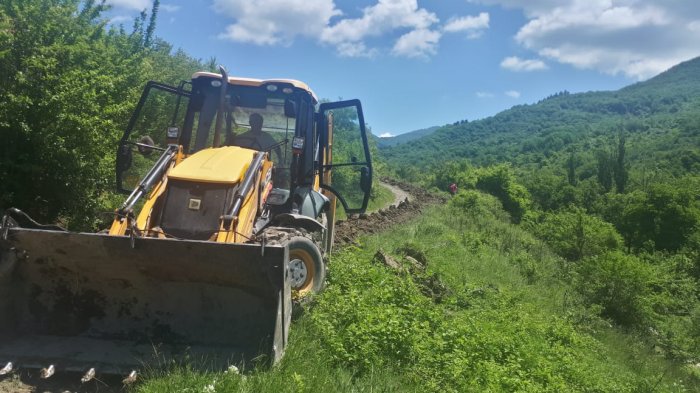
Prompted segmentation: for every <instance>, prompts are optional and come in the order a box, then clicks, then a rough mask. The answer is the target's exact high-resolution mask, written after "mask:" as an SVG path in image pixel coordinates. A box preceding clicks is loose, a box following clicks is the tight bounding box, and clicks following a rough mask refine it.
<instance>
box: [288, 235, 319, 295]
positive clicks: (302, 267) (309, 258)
mask: <svg viewBox="0 0 700 393" xmlns="http://www.w3.org/2000/svg"><path fill="white" fill-rule="evenodd" d="M287 244H288V246H289V274H290V276H291V277H290V279H291V285H292V290H293V291H296V292H297V293H298V294H300V295H306V294H309V293H317V292H320V291H321V289H323V284H324V282H325V280H326V265H325V264H324V263H323V257H322V256H321V251H320V250H319V249H318V247H317V246H316V244H314V242H312V241H311V240H309V239H307V238H305V237H302V236H295V237H292V238H291V239H290V240H289V242H288V243H287Z"/></svg>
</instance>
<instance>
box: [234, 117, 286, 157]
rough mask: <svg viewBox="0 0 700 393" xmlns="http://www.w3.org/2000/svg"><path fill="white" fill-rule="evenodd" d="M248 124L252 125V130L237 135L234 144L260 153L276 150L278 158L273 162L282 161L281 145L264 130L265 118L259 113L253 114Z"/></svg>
mask: <svg viewBox="0 0 700 393" xmlns="http://www.w3.org/2000/svg"><path fill="white" fill-rule="evenodd" d="M248 124H250V130H249V131H246V132H244V133H243V134H241V135H236V136H235V137H234V138H233V143H232V144H233V145H235V146H240V147H245V148H247V149H253V150H258V151H269V150H274V152H275V154H276V156H275V157H274V158H273V161H274V160H279V159H281V157H282V151H281V150H280V146H279V144H278V143H277V141H276V140H275V138H273V137H272V136H271V135H270V134H268V133H267V132H264V131H263V130H262V126H263V117H262V116H261V115H260V114H259V113H251V114H250V117H249V118H248ZM273 147H274V148H273ZM271 153H272V152H271Z"/></svg>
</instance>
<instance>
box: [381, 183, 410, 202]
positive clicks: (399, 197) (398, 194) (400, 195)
mask: <svg viewBox="0 0 700 393" xmlns="http://www.w3.org/2000/svg"><path fill="white" fill-rule="evenodd" d="M379 184H380V185H382V186H384V187H386V188H388V189H389V191H391V192H392V193H393V194H394V202H392V203H391V205H392V206H396V207H398V206H399V203H401V202H403V201H405V200H409V201H410V200H412V199H413V198H412V197H411V195H410V194H409V193H408V191H407V190H404V189H402V188H401V187H399V186H397V185H394V184H389V183H387V182H383V181H380V182H379ZM387 207H388V206H387Z"/></svg>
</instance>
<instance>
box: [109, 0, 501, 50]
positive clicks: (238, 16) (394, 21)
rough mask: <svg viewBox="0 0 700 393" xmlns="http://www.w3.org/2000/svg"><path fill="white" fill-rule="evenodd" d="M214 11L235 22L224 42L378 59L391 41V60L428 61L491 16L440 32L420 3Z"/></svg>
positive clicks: (231, 1) (275, 0)
mask: <svg viewBox="0 0 700 393" xmlns="http://www.w3.org/2000/svg"><path fill="white" fill-rule="evenodd" d="M116 1H136V0H116ZM213 8H214V10H215V11H216V12H218V13H220V14H223V15H225V16H226V17H229V18H231V20H232V23H230V24H229V25H228V26H226V28H225V30H224V31H223V32H222V33H220V34H219V38H221V39H226V40H231V41H235V42H245V43H251V44H256V45H289V44H291V43H292V42H293V41H294V39H295V38H297V37H304V38H308V39H313V40H317V41H318V42H319V43H321V44H325V45H330V46H332V47H334V48H335V49H336V51H337V53H338V55H340V56H344V57H375V56H376V55H378V54H379V53H380V52H382V51H385V50H387V49H388V46H387V45H385V47H383V48H382V47H377V46H376V45H374V44H375V42H376V41H377V39H379V38H383V37H387V36H389V37H394V38H392V39H394V42H393V44H392V45H391V46H390V48H391V54H392V55H395V56H402V57H409V58H424V59H426V58H428V57H430V56H432V55H434V54H435V53H437V48H438V44H439V41H440V39H441V38H442V35H443V33H457V32H466V33H467V37H469V38H476V37H479V36H480V35H481V34H482V33H483V31H484V30H485V29H488V27H489V14H488V13H486V12H482V13H480V14H479V15H476V16H464V17H459V18H453V19H451V20H450V21H449V22H448V23H447V24H445V26H443V27H440V26H439V23H440V20H439V18H438V17H437V15H436V14H435V13H433V12H430V11H428V10H427V9H425V8H420V7H419V6H418V1H417V0H377V2H376V3H374V4H373V5H370V6H367V7H364V8H362V9H361V10H360V11H361V12H360V15H358V16H356V17H348V16H346V15H344V14H343V13H342V12H341V11H340V10H339V9H338V8H337V7H336V3H335V0H259V1H255V2H252V1H250V0H214V5H213ZM373 40H374V41H373Z"/></svg>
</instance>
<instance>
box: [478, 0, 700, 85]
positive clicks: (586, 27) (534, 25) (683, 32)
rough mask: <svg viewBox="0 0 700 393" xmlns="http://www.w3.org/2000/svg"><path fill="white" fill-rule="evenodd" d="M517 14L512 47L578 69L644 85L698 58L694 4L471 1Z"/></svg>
mask: <svg viewBox="0 0 700 393" xmlns="http://www.w3.org/2000/svg"><path fill="white" fill-rule="evenodd" d="M470 1H472V2H475V3H481V4H491V5H501V6H503V7H506V8H516V9H521V10H522V11H523V13H524V14H525V16H526V17H527V18H528V21H527V22H526V23H525V24H524V25H523V26H522V27H521V28H520V30H519V31H518V33H517V34H516V36H515V39H516V41H517V42H518V43H519V44H521V45H522V46H523V47H525V48H527V49H530V50H532V51H534V52H536V53H537V54H539V55H540V56H543V57H546V58H548V59H551V60H553V61H557V62H560V63H564V64H570V65H572V66H574V67H577V68H582V69H593V70H597V71H600V72H604V73H608V74H620V73H621V74H624V75H626V76H628V77H630V78H634V79H638V80H642V79H646V78H648V77H650V76H653V75H655V74H657V73H659V72H661V71H664V70H665V69H667V68H669V67H670V66H672V65H674V64H676V63H679V62H681V61H683V60H687V59H689V58H692V57H695V56H698V55H700V47H699V46H698V45H697V43H698V41H699V40H700V2H699V1H697V0H674V1H658V0H530V1H527V2H524V1H518V0H470Z"/></svg>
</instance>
